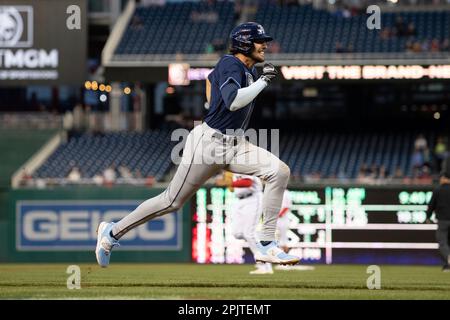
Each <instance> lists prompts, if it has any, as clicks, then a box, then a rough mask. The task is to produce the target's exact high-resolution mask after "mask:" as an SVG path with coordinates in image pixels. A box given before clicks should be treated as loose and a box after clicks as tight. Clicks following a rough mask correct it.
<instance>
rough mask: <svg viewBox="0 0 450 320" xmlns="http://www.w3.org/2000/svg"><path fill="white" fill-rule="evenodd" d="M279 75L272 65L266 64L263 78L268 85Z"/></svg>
mask: <svg viewBox="0 0 450 320" xmlns="http://www.w3.org/2000/svg"><path fill="white" fill-rule="evenodd" d="M277 75H278V71H277V69H275V66H274V65H273V64H271V63H266V64H264V67H263V73H262V76H261V78H262V79H264V80H265V81H266V82H267V83H270V81H272V79H274V78H275V77H276V76H277Z"/></svg>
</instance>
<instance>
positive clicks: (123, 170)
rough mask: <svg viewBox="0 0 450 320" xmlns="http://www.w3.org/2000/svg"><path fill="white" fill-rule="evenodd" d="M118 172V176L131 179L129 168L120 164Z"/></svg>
mask: <svg viewBox="0 0 450 320" xmlns="http://www.w3.org/2000/svg"><path fill="white" fill-rule="evenodd" d="M118 171H119V174H120V178H122V179H124V180H131V179H133V174H132V173H131V171H130V169H129V168H128V167H127V166H126V165H124V164H122V165H121V166H120V167H119V169H118Z"/></svg>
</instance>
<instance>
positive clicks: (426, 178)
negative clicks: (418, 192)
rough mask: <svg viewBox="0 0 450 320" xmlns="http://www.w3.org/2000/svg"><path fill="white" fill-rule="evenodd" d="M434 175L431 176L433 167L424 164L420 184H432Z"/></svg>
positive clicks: (419, 179) (420, 173) (420, 172)
mask: <svg viewBox="0 0 450 320" xmlns="http://www.w3.org/2000/svg"><path fill="white" fill-rule="evenodd" d="M432 183H433V177H432V176H431V169H430V167H429V166H428V165H424V166H422V168H421V169H420V170H419V177H418V184H432Z"/></svg>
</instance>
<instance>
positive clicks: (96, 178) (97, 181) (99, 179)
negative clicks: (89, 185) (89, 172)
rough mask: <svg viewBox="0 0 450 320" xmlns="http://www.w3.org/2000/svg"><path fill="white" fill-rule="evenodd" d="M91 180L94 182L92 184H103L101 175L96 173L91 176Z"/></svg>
mask: <svg viewBox="0 0 450 320" xmlns="http://www.w3.org/2000/svg"><path fill="white" fill-rule="evenodd" d="M92 182H94V184H96V185H98V186H101V185H102V184H103V175H101V174H99V173H97V174H95V175H94V176H93V177H92Z"/></svg>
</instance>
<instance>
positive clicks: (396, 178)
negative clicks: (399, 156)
mask: <svg viewBox="0 0 450 320" xmlns="http://www.w3.org/2000/svg"><path fill="white" fill-rule="evenodd" d="M404 179H405V176H404V174H403V170H402V168H401V167H397V168H395V171H394V174H393V175H392V176H391V177H390V179H389V180H390V181H391V182H392V183H402V182H403V180H404Z"/></svg>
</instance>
